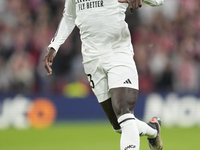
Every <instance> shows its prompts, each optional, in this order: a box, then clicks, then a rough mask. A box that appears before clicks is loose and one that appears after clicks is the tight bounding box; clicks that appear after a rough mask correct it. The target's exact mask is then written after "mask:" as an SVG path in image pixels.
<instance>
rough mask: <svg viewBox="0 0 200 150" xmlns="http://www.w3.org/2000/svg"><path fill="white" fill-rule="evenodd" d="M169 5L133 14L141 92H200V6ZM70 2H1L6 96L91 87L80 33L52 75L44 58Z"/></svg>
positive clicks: (0, 65)
mask: <svg viewBox="0 0 200 150" xmlns="http://www.w3.org/2000/svg"><path fill="white" fill-rule="evenodd" d="M169 2H174V0H168V4H166V5H164V6H161V7H160V8H152V7H150V6H145V4H144V5H143V7H142V8H141V9H140V10H136V11H135V12H134V14H129V12H127V18H126V20H127V22H128V23H129V28H130V32H131V37H132V42H133V47H134V52H135V56H134V59H135V61H136V65H137V68H138V73H139V85H140V91H141V92H152V91H158V90H161V91H162V90H164V91H176V92H189V93H190V92H195V93H197V92H198V93H199V92H200V9H199V6H200V1H199V0H177V1H175V3H173V5H172V3H169ZM63 4H64V0H1V1H0V93H1V94H7V93H27V94H29V93H30V94H34V93H63V90H64V89H66V88H65V87H66V85H68V84H71V83H77V82H78V83H82V84H84V85H85V87H86V88H88V87H89V85H88V82H87V78H86V76H85V74H84V71H83V68H82V57H81V52H80V47H81V41H80V38H79V30H78V29H77V28H75V29H74V30H73V32H72V34H71V35H70V37H69V38H68V39H67V40H66V42H65V43H64V44H63V45H62V46H61V48H60V50H59V52H58V53H57V56H56V58H55V60H54V64H53V66H52V68H53V75H51V76H47V74H46V71H45V69H44V62H43V59H44V56H45V54H46V53H47V50H46V48H47V46H48V45H49V43H50V41H51V38H52V37H53V36H54V34H55V32H56V29H57V26H58V24H59V21H60V19H61V17H62V12H63V8H64V5H63Z"/></svg>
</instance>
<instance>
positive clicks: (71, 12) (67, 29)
mask: <svg viewBox="0 0 200 150" xmlns="http://www.w3.org/2000/svg"><path fill="white" fill-rule="evenodd" d="M75 9H76V5H75V3H74V1H72V0H66V1H65V8H64V12H63V17H62V19H61V21H60V24H59V26H58V29H57V32H56V34H55V36H54V37H53V39H52V40H51V44H50V45H49V46H48V48H47V50H48V53H47V54H46V56H45V58H44V62H45V69H46V71H47V75H51V74H52V69H51V65H52V63H53V58H54V57H55V56H56V53H57V51H58V49H59V48H60V46H61V45H62V44H63V43H64V42H65V40H66V39H67V38H68V36H69V35H70V34H71V32H72V30H73V29H74V27H75V19H76V10H75Z"/></svg>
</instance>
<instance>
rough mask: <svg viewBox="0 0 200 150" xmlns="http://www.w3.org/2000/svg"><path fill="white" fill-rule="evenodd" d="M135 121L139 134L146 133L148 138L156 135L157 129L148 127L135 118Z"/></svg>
mask: <svg viewBox="0 0 200 150" xmlns="http://www.w3.org/2000/svg"><path fill="white" fill-rule="evenodd" d="M135 122H136V125H137V128H138V131H139V134H140V135H146V136H148V137H150V138H155V137H156V136H157V130H156V129H153V128H152V127H150V126H149V125H148V124H147V123H145V122H142V121H140V120H138V119H137V118H135Z"/></svg>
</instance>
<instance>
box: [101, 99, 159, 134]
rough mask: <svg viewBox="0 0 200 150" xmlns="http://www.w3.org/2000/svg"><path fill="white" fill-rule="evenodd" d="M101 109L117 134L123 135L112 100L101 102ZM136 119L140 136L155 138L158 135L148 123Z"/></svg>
mask: <svg viewBox="0 0 200 150" xmlns="http://www.w3.org/2000/svg"><path fill="white" fill-rule="evenodd" d="M100 104H101V107H102V108H103V110H104V112H105V114H106V116H107V118H108V119H109V121H110V123H111V125H112V126H113V129H114V130H115V131H116V132H117V133H121V127H120V125H119V123H118V121H117V117H116V115H115V112H114V110H113V106H112V102H111V98H109V99H108V100H106V101H104V102H101V103H100ZM135 119H136V125H137V128H138V131H139V135H140V136H144V135H145V136H148V137H150V138H155V137H156V135H157V131H156V130H155V129H153V128H152V127H151V126H149V125H148V124H147V123H145V122H143V121H140V120H138V119H137V118H135Z"/></svg>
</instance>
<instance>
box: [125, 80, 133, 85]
mask: <svg viewBox="0 0 200 150" xmlns="http://www.w3.org/2000/svg"><path fill="white" fill-rule="evenodd" d="M124 84H132V83H131V81H130V79H127V80H126V81H125V82H124Z"/></svg>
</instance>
